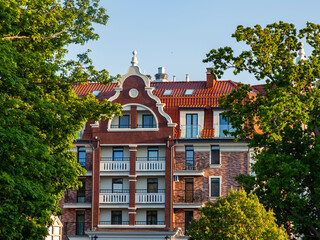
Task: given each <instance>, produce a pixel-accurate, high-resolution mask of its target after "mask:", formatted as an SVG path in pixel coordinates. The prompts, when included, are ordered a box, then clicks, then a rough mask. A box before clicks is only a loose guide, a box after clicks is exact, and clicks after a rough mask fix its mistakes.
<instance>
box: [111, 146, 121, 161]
mask: <svg viewBox="0 0 320 240" xmlns="http://www.w3.org/2000/svg"><path fill="white" fill-rule="evenodd" d="M113 161H123V147H114V148H113Z"/></svg>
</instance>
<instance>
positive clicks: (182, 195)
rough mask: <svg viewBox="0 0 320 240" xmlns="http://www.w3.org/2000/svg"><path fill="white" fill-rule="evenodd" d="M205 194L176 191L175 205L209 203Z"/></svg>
mask: <svg viewBox="0 0 320 240" xmlns="http://www.w3.org/2000/svg"><path fill="white" fill-rule="evenodd" d="M207 198H208V197H205V193H204V191H202V190H197V191H192V190H190V191H189V190H174V191H173V203H200V204H201V203H202V202H204V201H207Z"/></svg>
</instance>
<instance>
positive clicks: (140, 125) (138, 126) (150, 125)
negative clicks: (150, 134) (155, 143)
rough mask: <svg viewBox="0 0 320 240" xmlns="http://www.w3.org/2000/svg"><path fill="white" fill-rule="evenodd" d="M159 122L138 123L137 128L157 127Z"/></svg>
mask: <svg viewBox="0 0 320 240" xmlns="http://www.w3.org/2000/svg"><path fill="white" fill-rule="evenodd" d="M156 127H157V124H155V123H153V124H137V128H156Z"/></svg>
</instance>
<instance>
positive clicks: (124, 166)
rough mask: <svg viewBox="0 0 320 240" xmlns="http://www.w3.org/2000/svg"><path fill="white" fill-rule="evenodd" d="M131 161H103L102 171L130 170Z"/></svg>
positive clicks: (101, 163) (101, 164)
mask: <svg viewBox="0 0 320 240" xmlns="http://www.w3.org/2000/svg"><path fill="white" fill-rule="evenodd" d="M129 168H130V162H129V161H101V162H100V171H121V172H123V171H129Z"/></svg>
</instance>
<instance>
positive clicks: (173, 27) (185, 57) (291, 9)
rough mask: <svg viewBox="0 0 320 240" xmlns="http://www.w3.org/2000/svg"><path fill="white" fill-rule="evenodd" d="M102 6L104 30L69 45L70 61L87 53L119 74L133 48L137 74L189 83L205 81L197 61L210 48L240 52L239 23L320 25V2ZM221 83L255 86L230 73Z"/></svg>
mask: <svg viewBox="0 0 320 240" xmlns="http://www.w3.org/2000/svg"><path fill="white" fill-rule="evenodd" d="M101 5H102V6H103V7H105V8H106V9H107V14H108V15H109V16H110V19H109V22H108V24H107V26H98V25H97V26H95V28H96V32H97V33H98V34H99V35H100V39H99V40H98V41H92V42H89V43H87V44H86V45H84V46H70V47H69V50H70V54H69V57H74V56H75V54H76V53H81V52H84V51H85V50H86V49H91V50H92V52H91V53H90V57H91V58H92V59H93V63H94V65H95V66H96V68H97V69H103V68H104V69H107V70H108V71H109V73H110V74H111V75H116V74H121V75H123V74H125V73H126V72H127V69H128V67H129V65H130V61H131V57H132V51H133V50H136V51H137V52H138V54H137V57H138V61H139V64H138V65H139V67H140V68H141V70H142V73H144V74H149V75H151V76H152V78H153V79H154V74H156V73H157V69H158V67H165V68H166V73H168V74H169V80H172V76H173V75H175V76H176V79H177V80H178V81H179V80H181V81H183V80H185V76H186V74H189V75H190V80H191V81H203V80H205V77H206V75H205V72H206V67H209V65H208V64H205V63H203V62H202V60H203V59H204V58H205V55H206V53H208V52H209V51H210V50H211V49H213V48H219V47H224V46H231V47H233V48H234V49H235V51H236V52H240V51H241V50H242V49H244V47H245V45H243V44H239V43H237V42H236V41H235V40H234V39H233V38H231V34H232V33H233V32H234V31H235V29H236V27H237V26H238V25H243V26H251V27H252V26H254V25H256V24H260V25H262V26H265V25H266V24H269V23H273V22H278V21H280V20H281V21H285V22H289V23H293V24H295V26H296V27H297V28H302V27H304V26H305V24H306V22H307V21H310V22H314V23H318V24H320V14H319V9H320V1H319V0H310V1H308V0H306V1H296V0H278V1H275V0H265V1H259V0H255V1H254V0H242V1H240V0H229V1H221V0H220V1H217V0H211V1H210V0H198V1H195V0H193V1H191V0H161V1H156V0H101ZM305 51H306V54H307V55H308V53H309V52H310V51H311V50H310V49H309V48H308V46H306V47H305ZM222 79H225V80H234V81H238V82H243V83H250V84H259V83H260V82H258V81H256V80H255V79H254V77H252V76H250V75H249V74H240V75H237V76H234V75H233V73H232V71H228V72H226V73H225V75H224V76H223V78H222Z"/></svg>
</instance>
